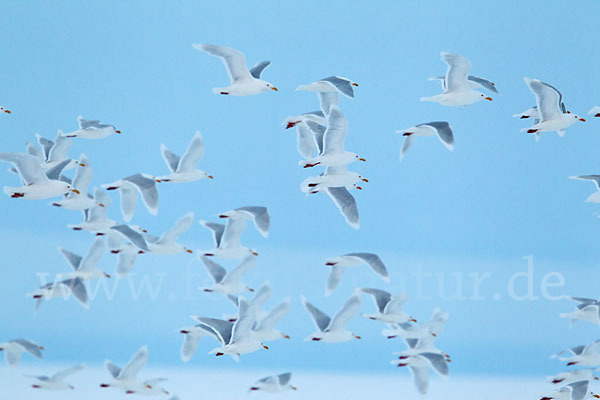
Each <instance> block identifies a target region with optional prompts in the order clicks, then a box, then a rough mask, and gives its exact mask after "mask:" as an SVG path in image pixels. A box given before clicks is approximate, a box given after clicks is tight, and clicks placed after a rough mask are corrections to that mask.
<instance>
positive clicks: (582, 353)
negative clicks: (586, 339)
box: [550, 340, 600, 367]
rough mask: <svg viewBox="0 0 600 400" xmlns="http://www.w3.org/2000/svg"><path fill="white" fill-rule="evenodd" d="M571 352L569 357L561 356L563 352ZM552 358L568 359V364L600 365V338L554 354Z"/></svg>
mask: <svg viewBox="0 0 600 400" xmlns="http://www.w3.org/2000/svg"><path fill="white" fill-rule="evenodd" d="M565 353H571V355H570V356H569V357H561V355H562V354H565ZM550 358H558V359H559V360H560V361H567V366H569V367H570V366H571V365H579V366H582V367H597V366H600V340H596V341H594V342H592V343H589V344H587V345H579V346H575V347H571V348H570V349H567V350H563V351H561V352H559V353H556V354H553V355H552V356H551V357H550Z"/></svg>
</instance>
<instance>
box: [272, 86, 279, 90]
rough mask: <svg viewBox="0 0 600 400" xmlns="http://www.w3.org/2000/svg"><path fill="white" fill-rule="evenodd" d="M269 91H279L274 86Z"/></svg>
mask: <svg viewBox="0 0 600 400" xmlns="http://www.w3.org/2000/svg"><path fill="white" fill-rule="evenodd" d="M271 89H273V90H274V91H278V90H279V89H277V88H276V87H275V86H271Z"/></svg>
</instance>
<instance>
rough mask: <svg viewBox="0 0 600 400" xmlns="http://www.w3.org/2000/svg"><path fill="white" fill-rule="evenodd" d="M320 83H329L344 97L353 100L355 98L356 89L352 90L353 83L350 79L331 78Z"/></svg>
mask: <svg viewBox="0 0 600 400" xmlns="http://www.w3.org/2000/svg"><path fill="white" fill-rule="evenodd" d="M319 81H322V82H327V83H329V84H331V85H333V87H335V88H336V89H337V90H339V91H340V93H342V94H343V95H345V96H348V97H350V98H351V99H353V98H354V89H352V82H350V81H349V80H348V79H343V78H340V77H339V76H330V77H327V78H323V79H320V80H319Z"/></svg>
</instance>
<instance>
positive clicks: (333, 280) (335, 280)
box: [325, 265, 344, 296]
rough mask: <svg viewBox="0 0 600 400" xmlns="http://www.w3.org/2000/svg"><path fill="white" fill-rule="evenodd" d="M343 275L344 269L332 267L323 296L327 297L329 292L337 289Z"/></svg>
mask: <svg viewBox="0 0 600 400" xmlns="http://www.w3.org/2000/svg"><path fill="white" fill-rule="evenodd" d="M343 275H344V268H343V267H339V266H337V265H334V266H332V267H331V270H330V271H329V277H328V278H327V287H326V288H325V294H326V295H327V296H329V295H330V294H331V292H333V290H334V289H335V288H336V287H337V285H338V284H339V283H340V280H341V279H342V276H343Z"/></svg>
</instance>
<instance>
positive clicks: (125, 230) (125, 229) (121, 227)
mask: <svg viewBox="0 0 600 400" xmlns="http://www.w3.org/2000/svg"><path fill="white" fill-rule="evenodd" d="M110 229H111V230H112V231H113V232H117V233H118V234H120V235H121V236H122V237H123V238H124V239H126V240H128V241H129V242H130V243H131V244H132V245H133V246H134V247H135V248H137V249H138V250H139V251H140V252H139V254H143V253H149V252H150V247H149V246H148V243H147V242H146V239H144V236H142V234H141V233H140V232H138V231H137V230H136V229H133V228H132V227H131V226H129V225H126V224H118V225H115V226H112V227H111V228H110ZM120 252H121V251H120V250H112V251H111V253H113V254H118V253H120Z"/></svg>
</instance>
